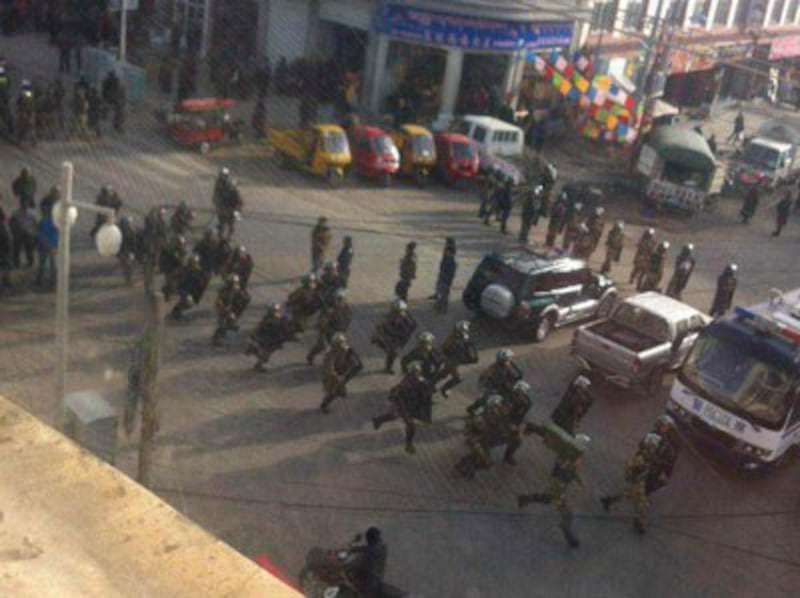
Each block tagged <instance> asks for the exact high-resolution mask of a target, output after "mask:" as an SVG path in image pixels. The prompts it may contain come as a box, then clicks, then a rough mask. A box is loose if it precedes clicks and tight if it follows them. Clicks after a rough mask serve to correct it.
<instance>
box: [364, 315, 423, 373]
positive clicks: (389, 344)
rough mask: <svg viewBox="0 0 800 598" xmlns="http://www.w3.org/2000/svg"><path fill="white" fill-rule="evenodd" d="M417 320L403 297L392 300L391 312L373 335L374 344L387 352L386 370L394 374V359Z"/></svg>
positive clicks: (412, 330) (415, 325) (414, 328)
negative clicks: (409, 310)
mask: <svg viewBox="0 0 800 598" xmlns="http://www.w3.org/2000/svg"><path fill="white" fill-rule="evenodd" d="M416 328H417V322H416V320H415V319H414V316H412V315H411V314H410V313H409V312H408V305H407V304H406V302H405V301H403V300H402V299H395V300H394V301H392V304H391V307H390V308H389V312H388V313H387V314H386V316H384V318H383V320H381V321H380V322H379V323H378V325H377V326H376V327H375V333H374V334H373V335H372V340H371V342H372V344H373V345H376V346H378V347H380V348H381V349H382V350H383V351H385V352H386V365H385V368H384V372H386V373H387V374H394V369H393V366H394V361H395V359H397V354H398V353H399V352H400V351H401V350H402V349H403V347H405V346H406V343H408V340H409V339H410V338H411V335H412V334H413V333H414V330H416Z"/></svg>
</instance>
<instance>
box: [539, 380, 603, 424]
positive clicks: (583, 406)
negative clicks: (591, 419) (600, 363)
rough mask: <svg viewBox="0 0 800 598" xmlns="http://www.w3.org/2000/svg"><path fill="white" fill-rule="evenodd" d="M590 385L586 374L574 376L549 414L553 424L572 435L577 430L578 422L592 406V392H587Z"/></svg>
mask: <svg viewBox="0 0 800 598" xmlns="http://www.w3.org/2000/svg"><path fill="white" fill-rule="evenodd" d="M591 385H592V382H591V381H590V380H589V378H587V377H586V376H584V375H582V374H579V375H578V376H576V377H575V379H574V380H573V381H572V382H571V383H570V385H569V387H568V388H567V391H566V392H565V393H564V396H563V397H561V401H559V403H558V405H557V406H556V408H555V409H554V410H553V413H552V414H551V415H550V419H551V420H552V421H553V423H554V424H556V425H558V426H559V427H561V428H562V429H564V430H566V431H567V432H569V433H570V434H572V435H573V436H574V435H575V433H576V432H577V431H578V424H579V423H580V421H581V420H582V419H583V417H584V416H585V415H586V413H587V412H588V411H589V408H590V407H591V406H592V402H593V399H592V394H591V392H589V390H590V387H591Z"/></svg>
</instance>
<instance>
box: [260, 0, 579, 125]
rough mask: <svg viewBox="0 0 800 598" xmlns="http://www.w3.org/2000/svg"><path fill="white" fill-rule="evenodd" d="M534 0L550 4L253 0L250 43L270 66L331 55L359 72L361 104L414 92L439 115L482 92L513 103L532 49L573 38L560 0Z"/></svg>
mask: <svg viewBox="0 0 800 598" xmlns="http://www.w3.org/2000/svg"><path fill="white" fill-rule="evenodd" d="M537 5H538V6H541V5H549V6H552V7H553V9H554V10H553V11H552V12H543V11H542V10H541V9H540V8H539V9H531V8H525V7H524V5H523V4H522V3H509V2H506V1H503V0H386V1H384V0H261V2H260V3H259V14H258V23H259V32H258V44H259V52H260V54H261V55H262V56H265V57H268V58H269V60H270V62H271V64H272V65H273V66H274V65H276V64H277V63H278V61H279V60H280V59H281V58H285V59H286V60H287V61H289V62H291V61H293V60H295V59H298V58H301V57H305V58H316V59H319V60H323V61H328V60H332V61H334V62H335V63H336V64H337V66H338V67H340V68H343V69H344V70H346V71H348V72H352V73H356V74H357V75H358V78H359V81H360V85H359V101H360V104H361V106H362V109H363V110H364V111H365V112H367V113H370V114H380V113H385V112H388V111H391V109H392V105H393V104H394V103H395V102H397V100H398V98H399V97H401V96H402V97H408V96H409V95H413V96H415V98H416V99H417V100H418V102H419V104H420V106H421V110H422V112H423V113H424V114H425V115H426V116H428V117H430V118H431V120H436V121H439V122H442V123H443V122H446V121H447V120H449V118H450V117H452V115H453V114H455V113H456V112H462V111H465V110H469V109H470V108H471V107H472V106H473V105H475V103H476V102H480V101H481V100H482V98H483V97H484V96H485V95H487V94H488V95H490V96H495V97H496V98H498V100H499V101H500V102H503V103H509V104H511V105H512V106H514V105H516V102H517V100H518V97H519V90H520V84H521V82H522V79H523V77H524V72H525V65H526V63H527V61H528V60H529V59H530V58H531V54H532V53H533V52H549V51H550V50H553V49H569V48H570V47H571V46H572V45H573V44H574V41H575V40H576V39H577V38H578V37H579V31H578V30H577V29H576V27H575V23H574V21H573V20H572V19H571V18H570V17H569V16H566V15H564V14H559V13H561V12H563V11H561V10H560V9H559V7H563V5H564V3H563V2H537ZM417 96H418V97H417Z"/></svg>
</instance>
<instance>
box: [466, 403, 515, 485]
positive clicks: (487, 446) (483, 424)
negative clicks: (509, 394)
mask: <svg viewBox="0 0 800 598" xmlns="http://www.w3.org/2000/svg"><path fill="white" fill-rule="evenodd" d="M510 411H511V401H510V399H507V398H505V397H502V396H500V395H491V396H490V397H488V399H487V400H486V405H485V407H484V408H483V409H482V410H481V411H479V412H477V413H475V414H474V415H471V416H469V417H468V418H467V421H466V425H465V426H464V439H465V443H466V445H467V449H468V450H469V454H467V455H466V456H464V457H462V458H461V459H460V460H459V462H458V463H456V471H458V472H459V473H460V474H461V475H463V476H464V477H465V478H468V479H471V478H473V477H474V476H475V471H476V470H478V469H488V468H490V467H491V466H492V464H493V461H492V455H491V451H492V449H493V448H495V447H499V446H503V445H505V447H506V450H505V454H504V456H503V460H504V461H505V462H506V463H509V464H510V465H513V464H515V463H516V462H515V461H514V453H515V452H516V450H517V448H519V446H520V444H521V438H520V434H519V427H518V426H516V425H514V424H513V423H512V421H511V419H510Z"/></svg>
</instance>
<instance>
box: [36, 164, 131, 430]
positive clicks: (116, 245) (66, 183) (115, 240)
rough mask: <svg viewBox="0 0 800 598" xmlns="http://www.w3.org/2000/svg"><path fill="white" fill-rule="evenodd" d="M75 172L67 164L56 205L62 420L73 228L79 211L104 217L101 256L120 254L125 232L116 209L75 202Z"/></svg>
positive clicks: (58, 372)
mask: <svg viewBox="0 0 800 598" xmlns="http://www.w3.org/2000/svg"><path fill="white" fill-rule="evenodd" d="M73 174H74V169H73V166H72V163H71V162H64V164H63V165H62V169H61V189H62V192H63V193H62V196H61V199H60V200H59V201H58V203H56V205H55V206H53V214H52V217H53V223H54V224H55V225H56V227H57V228H58V257H57V260H56V264H57V273H58V282H57V287H56V354H57V366H56V405H58V411H59V413H58V417H59V419H61V418H62V417H63V410H64V396H65V393H66V389H67V361H68V359H69V256H70V254H69V246H70V229H71V228H72V226H73V225H74V224H75V221H76V220H77V217H78V208H81V209H83V210H87V211H90V212H95V213H98V214H103V215H105V216H106V217H107V218H108V222H107V223H106V224H104V225H103V226H101V227H100V230H98V231H97V233H96V235H95V244H96V245H97V251H98V253H99V254H100V255H101V256H103V257H110V256H112V255H116V254H117V253H119V249H120V245H121V244H122V233H121V232H120V230H119V228H118V227H117V225H116V224H114V218H115V213H114V210H113V209H112V208H104V207H102V206H96V205H93V204H87V203H83V202H79V201H74V200H73V199H72V181H73Z"/></svg>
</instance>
